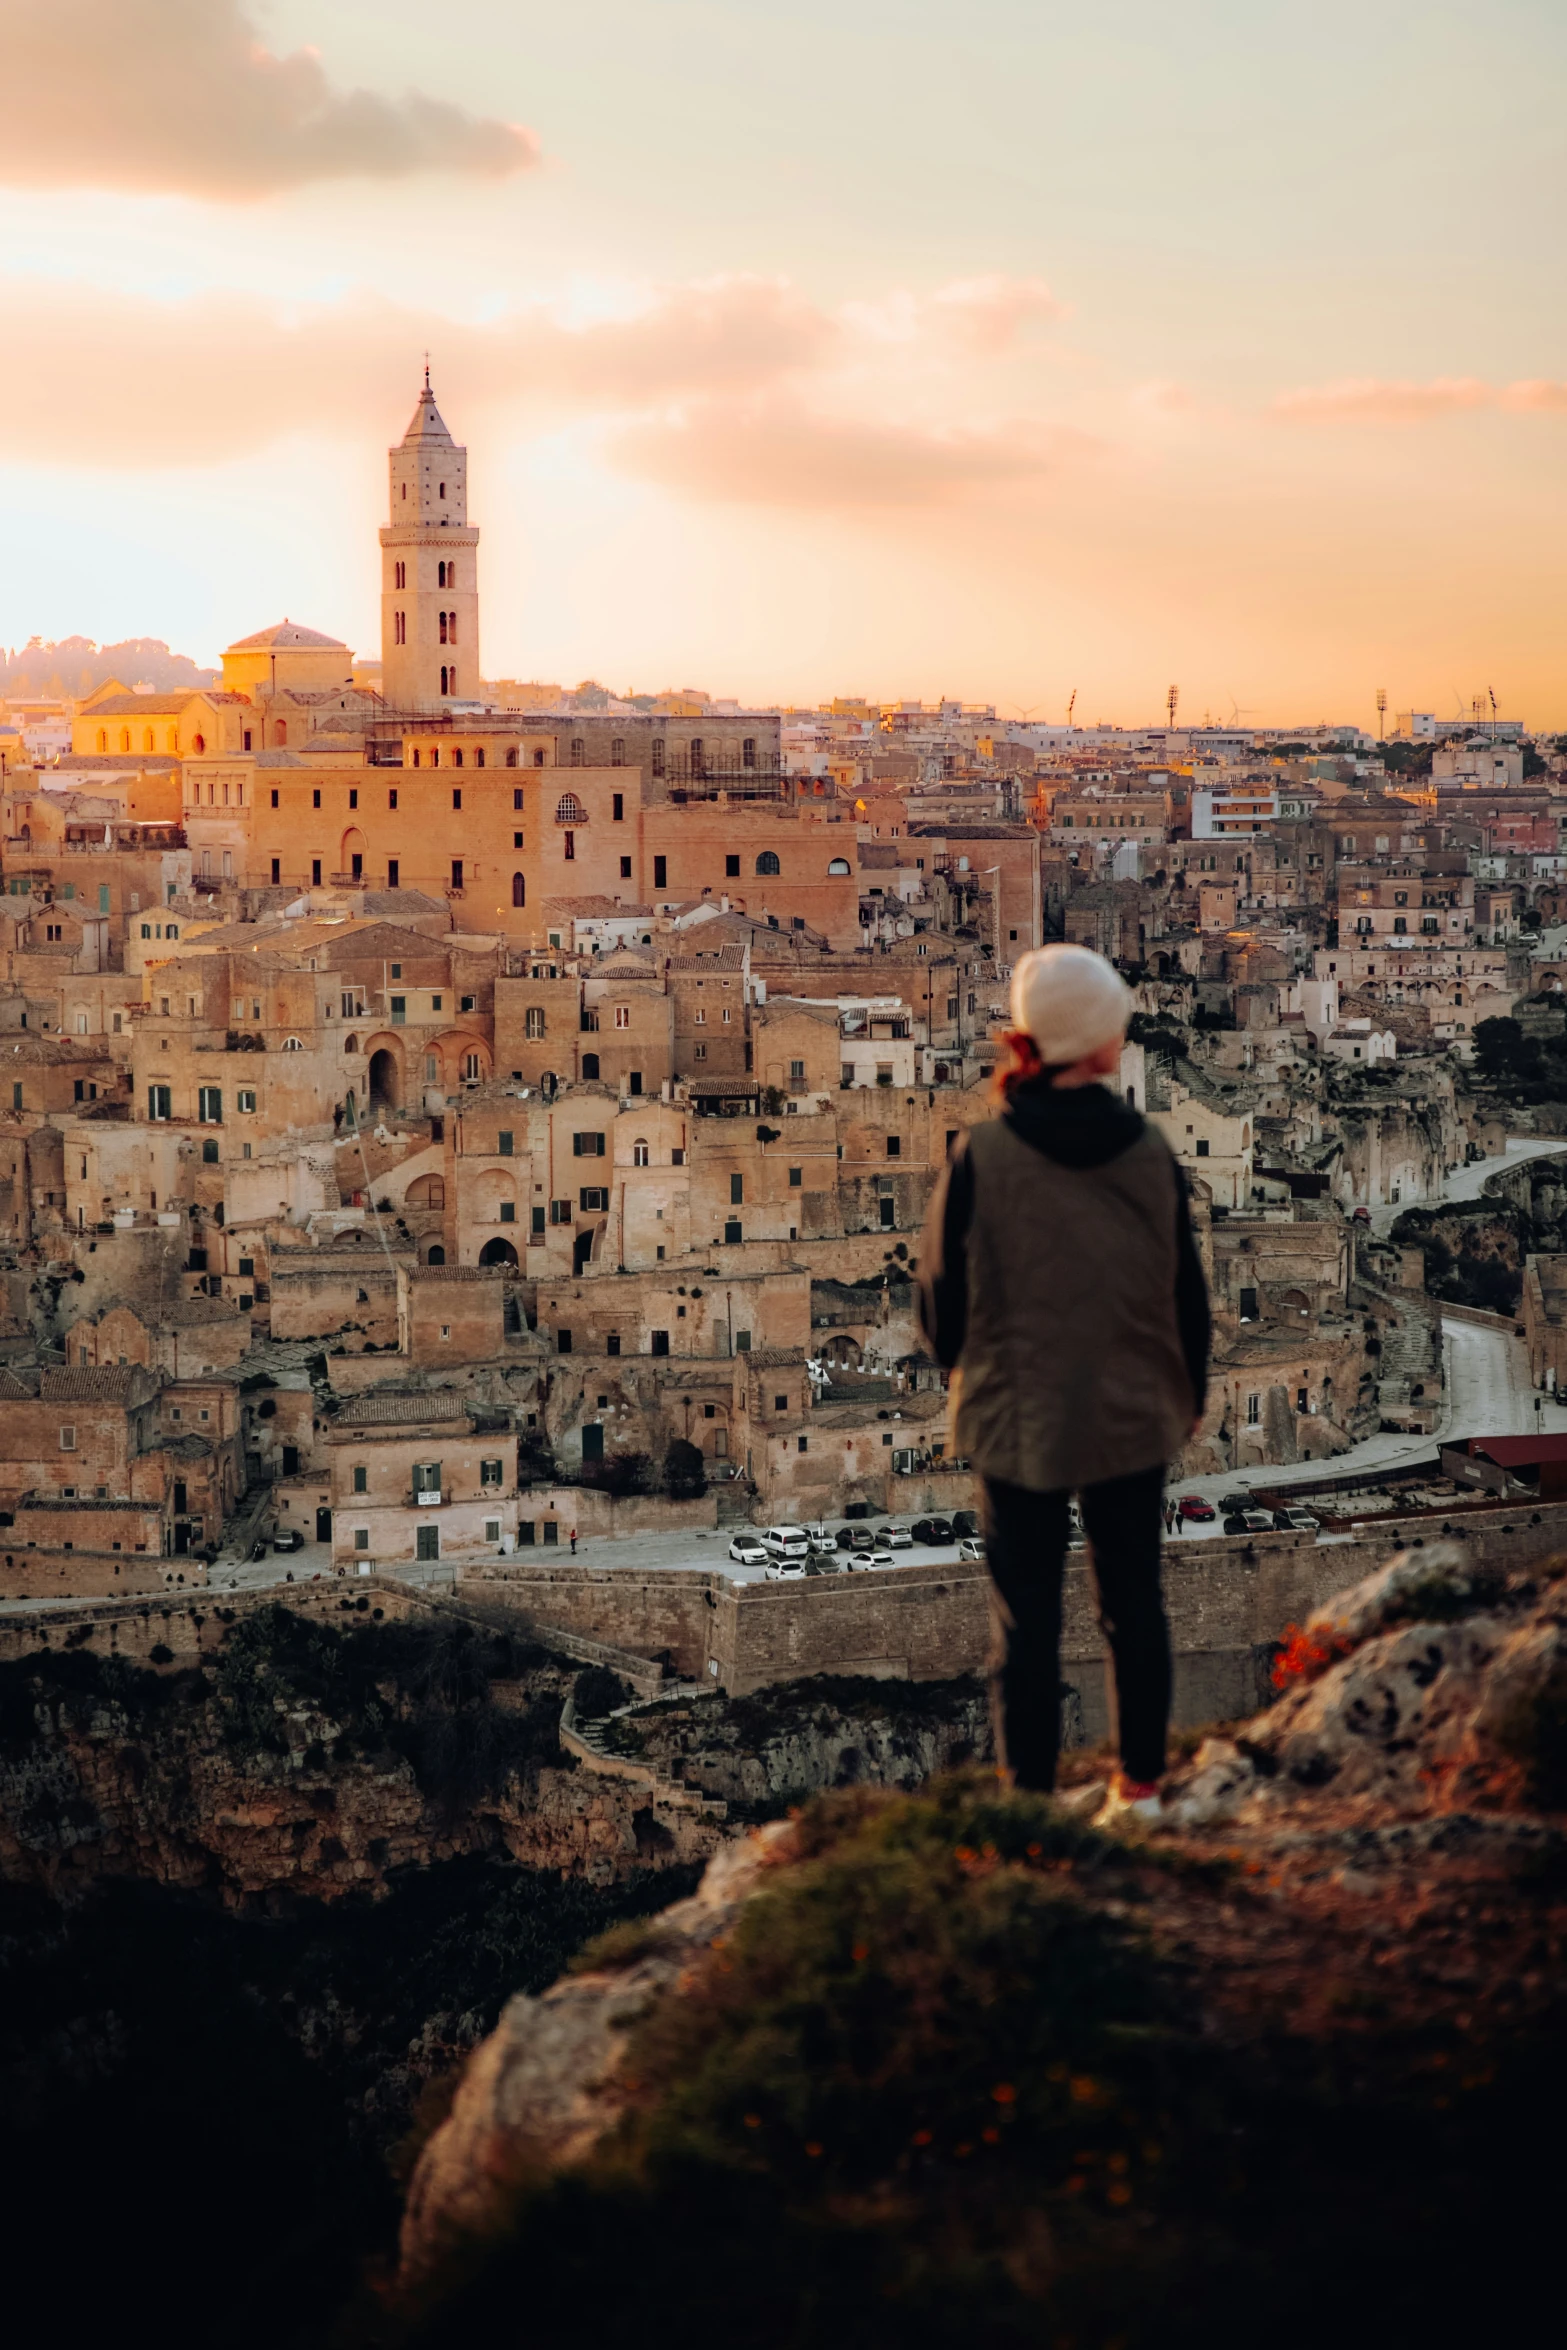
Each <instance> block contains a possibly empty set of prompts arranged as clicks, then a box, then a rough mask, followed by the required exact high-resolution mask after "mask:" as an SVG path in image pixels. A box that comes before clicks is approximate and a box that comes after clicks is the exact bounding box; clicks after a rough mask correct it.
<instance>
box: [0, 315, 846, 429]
mask: <svg viewBox="0 0 1567 2350" xmlns="http://www.w3.org/2000/svg"><path fill="white" fill-rule="evenodd" d="M0 311H3V314H4V316H5V319H6V323H7V333H8V336H9V338H10V341H11V347H12V349H13V350H26V351H27V352H28V354H29V357H28V363H27V365H26V366H25V367H21V366H18V367H16V368H14V369H13V370H12V377H11V386H10V391H9V393H8V396H7V399H6V400H5V402H4V403H0V450H9V451H10V452H12V453H14V454H15V455H17V456H19V457H25V458H27V459H29V460H30V461H32V462H33V463H56V464H66V465H109V466H117V467H165V466H180V465H204V464H216V463H221V462H223V461H225V460H226V459H229V458H232V457H237V456H245V455H249V454H250V453H251V452H253V451H254V450H257V449H260V448H266V447H269V446H271V445H272V444H273V443H275V442H277V441H279V440H282V439H284V438H286V437H287V436H288V435H290V434H292V433H297V432H314V433H318V434H319V433H323V432H324V433H327V434H330V435H334V436H337V437H342V438H355V439H359V438H363V437H364V436H366V435H367V434H371V435H374V434H380V435H383V436H385V437H395V435H397V434H400V433H401V431H402V429H403V426H404V424H405V422H406V420H407V419H406V416H405V415H404V414H403V413H402V411H403V409H405V408H406V410H407V411H408V412H409V413H411V412H412V408H413V402H414V395H415V389H416V385H417V382H418V375H417V361H418V358H419V355H420V353H421V352H422V351H423V350H424V348H425V347H426V346H428V347H429V348H430V350H431V351H432V353H433V354H434V367H435V383H436V391H437V394H438V396H439V397H441V398H442V399H443V400H444V401H445V402H446V404H447V407H448V410H449V412H450V414H451V416H452V418H453V420H454V423H455V424H456V425H461V424H463V423H464V422H465V421H467V420H469V419H471V418H472V417H473V415H474V413H475V411H476V410H478V409H480V408H483V407H489V406H505V407H509V408H512V409H515V410H521V411H523V412H525V413H527V414H529V415H530V416H532V417H533V418H534V419H536V420H537V421H539V422H540V423H546V422H553V421H558V420H559V419H560V418H562V417H570V416H579V415H584V414H603V413H622V414H623V413H625V412H627V411H631V410H637V409H647V408H649V407H652V406H655V405H660V404H661V405H664V406H667V405H669V404H670V403H671V402H674V401H680V400H684V399H688V398H692V397H700V396H706V395H712V394H715V393H727V394H729V395H731V396H740V395H743V394H745V393H748V392H752V391H755V390H757V389H759V388H762V387H766V386H774V387H776V386H778V385H779V384H781V383H783V382H785V381H786V380H788V379H789V377H790V376H791V375H793V374H795V373H797V372H800V371H804V370H807V369H811V368H815V367H819V366H821V365H822V364H824V363H826V362H827V361H829V360H830V358H831V356H832V354H833V351H834V349H835V348H836V342H837V335H838V329H837V327H836V325H835V324H834V322H833V321H832V319H831V318H830V317H829V316H828V315H827V314H826V313H825V312H823V311H822V310H820V309H818V308H817V307H816V306H814V305H813V304H811V303H810V302H808V301H806V300H805V299H804V298H803V297H802V296H801V295H799V294H798V293H797V292H795V291H794V290H793V289H792V288H790V287H788V286H785V285H779V284H776V283H773V282H771V281H768V280H762V279H755V278H735V279H728V280H725V281H722V282H718V283H712V284H707V285H696V286H689V285H688V286H672V287H664V288H661V289H657V290H655V291H654V292H653V293H652V294H651V295H650V296H649V298H648V300H647V301H646V303H645V305H644V307H643V308H642V309H641V310H640V311H639V312H638V313H636V314H635V315H633V316H631V317H629V318H625V319H611V320H605V321H602V322H599V323H595V324H593V325H591V326H585V327H570V326H564V325H562V324H561V323H560V321H559V320H558V319H556V318H554V317H553V316H552V315H551V314H550V313H549V312H548V311H547V310H544V309H531V310H523V311H516V312H512V313H510V314H508V315H507V316H505V317H503V318H500V319H497V320H495V321H493V322H492V323H490V324H487V325H482V326H475V325H469V324H467V323H462V322H454V321H452V320H450V319H440V318H437V319H432V318H431V317H430V316H429V315H428V313H421V312H416V311H411V310H403V309H400V308H399V307H398V306H397V305H395V304H393V303H388V302H384V301H381V300H379V299H375V298H371V297H359V298H355V299H351V300H348V301H344V302H341V303H335V304H332V305H330V306H322V307H319V308H313V309H309V310H302V311H299V312H296V313H295V314H294V315H293V316H291V317H281V316H279V315H277V314H276V313H275V312H274V313H272V314H270V315H269V313H268V312H267V311H266V310H264V309H262V308H260V307H258V306H257V305H256V304H254V303H252V302H248V301H243V300H241V299H240V298H239V297H238V296H235V295H228V294H224V295H207V296H202V297H199V298H197V299H193V300H189V301H182V302H167V303H165V302H155V301H152V300H149V299H147V298H145V297H141V296H135V295H127V294H105V293H101V292H99V291H97V290H96V289H95V288H91V287H85V286H81V285H77V284H65V285H61V284H51V283H48V282H45V281H41V280H38V279H27V278H23V279H13V280H10V281H9V282H6V281H0Z"/></svg>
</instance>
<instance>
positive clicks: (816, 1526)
mask: <svg viewBox="0 0 1567 2350" xmlns="http://www.w3.org/2000/svg"><path fill="white" fill-rule="evenodd" d="M801 1532H802V1533H804V1534H806V1535H808V1536H809V1537H810V1539H811V1541H812V1542H814V1543H815V1545H816V1547H817V1549H818V1550H831V1548H832V1546H833V1540H834V1536H833V1530H832V1528H831V1527H830V1526H828V1525H825V1524H824V1523H823V1521H822V1520H821V1519H820V1518H816V1519H807V1521H806V1523H805V1525H804V1526H803V1527H802V1528H801Z"/></svg>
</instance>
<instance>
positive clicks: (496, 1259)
mask: <svg viewBox="0 0 1567 2350" xmlns="http://www.w3.org/2000/svg"><path fill="white" fill-rule="evenodd" d="M479 1262H480V1264H481V1265H510V1266H512V1267H513V1268H514V1269H515V1267H516V1263H517V1251H516V1250H515V1249H514V1248H513V1247H512V1244H511V1242H510V1241H509V1240H502V1239H500V1238H499V1236H497V1237H496V1238H495V1239H494V1240H487V1241H486V1242H485V1244H484V1246H483V1248H481V1249H480V1251H479Z"/></svg>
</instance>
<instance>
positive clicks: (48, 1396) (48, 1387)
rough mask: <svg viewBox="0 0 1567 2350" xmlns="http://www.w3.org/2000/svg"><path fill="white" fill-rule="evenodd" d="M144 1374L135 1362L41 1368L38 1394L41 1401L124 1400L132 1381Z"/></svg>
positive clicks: (122, 1401)
mask: <svg viewBox="0 0 1567 2350" xmlns="http://www.w3.org/2000/svg"><path fill="white" fill-rule="evenodd" d="M146 1376H147V1374H146V1373H145V1372H143V1371H142V1369H141V1366H140V1365H139V1364H137V1363H98V1364H88V1363H82V1364H77V1365H75V1366H72V1367H70V1368H68V1369H66V1370H63V1371H45V1372H44V1374H43V1376H42V1378H41V1379H40V1380H39V1383H38V1394H39V1398H40V1400H41V1401H42V1402H44V1403H125V1402H126V1401H127V1400H128V1399H129V1396H130V1393H131V1390H132V1387H133V1385H134V1384H135V1382H136V1380H137V1379H138V1378H145V1377H146Z"/></svg>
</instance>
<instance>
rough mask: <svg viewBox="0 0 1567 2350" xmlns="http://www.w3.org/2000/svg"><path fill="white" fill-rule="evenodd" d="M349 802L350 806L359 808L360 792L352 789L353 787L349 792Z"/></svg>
mask: <svg viewBox="0 0 1567 2350" xmlns="http://www.w3.org/2000/svg"><path fill="white" fill-rule="evenodd" d="M348 804H349V806H350V807H351V808H357V807H358V805H359V794H358V792H357V791H354V790H352V789H351V790H350V791H349V794H348Z"/></svg>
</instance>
